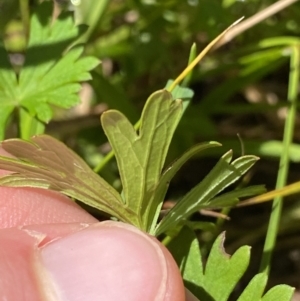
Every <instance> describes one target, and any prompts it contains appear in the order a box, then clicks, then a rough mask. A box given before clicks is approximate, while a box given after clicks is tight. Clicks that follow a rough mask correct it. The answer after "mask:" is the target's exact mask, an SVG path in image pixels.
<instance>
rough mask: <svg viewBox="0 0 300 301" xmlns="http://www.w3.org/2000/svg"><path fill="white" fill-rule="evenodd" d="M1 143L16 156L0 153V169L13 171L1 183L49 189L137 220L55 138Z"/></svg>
mask: <svg viewBox="0 0 300 301" xmlns="http://www.w3.org/2000/svg"><path fill="white" fill-rule="evenodd" d="M1 146H2V148H3V149H4V150H5V151H7V152H8V153H10V154H11V155H13V156H14V157H16V159H15V158H7V157H0V169H4V170H9V171H12V172H13V173H12V174H9V175H7V176H4V177H2V178H0V185H3V186H9V187H37V188H43V189H52V190H55V191H59V192H61V193H63V194H65V195H67V196H69V197H71V198H74V199H76V200H79V201H81V202H83V203H85V204H87V205H89V206H92V207H94V208H97V209H99V210H101V211H104V212H106V213H107V214H109V215H111V216H114V217H116V218H118V219H120V220H122V221H125V222H127V223H132V224H136V223H137V218H136V215H135V214H134V212H132V211H131V210H130V208H126V206H125V205H124V203H123V201H122V199H121V197H120V195H119V193H118V192H117V191H116V190H115V189H114V188H113V187H111V186H110V185H109V184H108V183H107V182H106V181H104V180H103V179H102V178H101V177H100V176H98V175H97V174H96V173H94V172H93V171H92V170H91V169H90V168H89V166H88V165H87V164H86V163H85V162H84V161H83V160H82V159H81V158H80V157H79V156H78V155H77V154H75V153H74V152H73V151H72V150H70V149H69V148H68V147H67V146H65V145H64V144H63V143H61V142H59V141H58V140H56V139H54V138H52V137H50V136H47V135H40V136H35V137H33V138H32V139H31V141H30V142H29V141H24V140H21V139H9V140H6V141H4V142H2V144H1Z"/></svg>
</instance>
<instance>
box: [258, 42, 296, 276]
mask: <svg viewBox="0 0 300 301" xmlns="http://www.w3.org/2000/svg"><path fill="white" fill-rule="evenodd" d="M299 55H300V54H299V45H292V46H291V59H290V75H289V86H288V102H289V104H290V105H289V106H288V107H287V117H286V121H285V126H284V134H283V148H284V149H283V152H282V155H281V158H280V163H279V171H278V176H277V182H276V189H280V188H282V187H283V186H285V184H286V180H287V175H288V171H289V145H290V144H291V142H292V139H293V134H294V124H295V116H296V110H297V94H298V88H299V84H298V83H299ZM281 211H282V197H281V196H279V197H276V198H274V201H273V205H272V213H271V217H270V221H269V225H268V231H267V235H266V240H265V245H264V250H263V255H262V260H261V265H260V272H263V273H266V274H267V275H268V274H269V272H270V262H271V259H272V253H273V251H274V247H275V243H276V236H277V233H278V228H279V222H280V216H281Z"/></svg>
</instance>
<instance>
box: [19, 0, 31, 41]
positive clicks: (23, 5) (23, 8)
mask: <svg viewBox="0 0 300 301" xmlns="http://www.w3.org/2000/svg"><path fill="white" fill-rule="evenodd" d="M19 4H20V13H21V18H22V23H23V26H24V32H25V36H26V40H28V37H29V26H30V12H29V0H19Z"/></svg>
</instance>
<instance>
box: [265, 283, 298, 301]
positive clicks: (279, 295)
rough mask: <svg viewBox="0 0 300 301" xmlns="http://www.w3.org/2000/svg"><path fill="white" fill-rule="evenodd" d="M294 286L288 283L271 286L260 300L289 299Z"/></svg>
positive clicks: (283, 300) (284, 300) (285, 300)
mask: <svg viewBox="0 0 300 301" xmlns="http://www.w3.org/2000/svg"><path fill="white" fill-rule="evenodd" d="M294 290H295V289H294V288H293V287H290V286H288V285H284V284H281V285H276V286H274V287H272V288H271V289H270V290H269V291H268V292H267V293H266V294H265V295H264V296H263V298H262V300H261V301H274V300H280V301H291V300H292V298H293V294H294Z"/></svg>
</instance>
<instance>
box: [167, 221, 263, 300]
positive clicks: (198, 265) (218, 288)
mask: <svg viewBox="0 0 300 301" xmlns="http://www.w3.org/2000/svg"><path fill="white" fill-rule="evenodd" d="M224 239H225V234H224V233H222V234H221V235H219V237H218V238H217V239H216V241H215V242H214V244H213V247H212V249H211V251H210V254H209V257H208V260H207V262H206V265H205V267H204V268H203V265H202V259H201V252H200V247H199V243H198V240H197V238H196V236H195V234H194V232H193V231H191V229H189V228H188V227H186V226H184V227H183V228H182V230H181V231H180V232H179V234H178V235H177V236H176V237H175V238H173V240H171V242H170V243H169V244H168V245H167V247H168V249H169V250H170V252H171V253H172V255H173V257H174V258H175V260H176V262H177V264H178V266H179V267H180V271H181V273H182V276H183V279H184V283H185V286H186V287H187V288H188V289H189V290H190V291H191V292H192V293H193V294H194V295H195V296H196V297H198V298H199V300H201V301H208V300H215V301H226V300H227V299H228V297H229V295H230V294H231V292H232V291H233V289H234V287H235V286H236V284H237V283H238V281H239V279H240V278H241V277H242V276H243V274H244V273H245V271H246V269H247V267H248V265H249V260H250V247H248V246H244V247H241V248H240V249H238V250H237V251H236V252H235V253H234V254H233V255H232V256H231V257H230V256H229V255H228V254H226V253H225V251H224V247H223V243H224ZM179 246H180V247H179ZM239 301H240V300H239ZM243 301H244V300H243ZM251 301H256V300H255V299H253V300H251ZM257 301H258V300H257Z"/></svg>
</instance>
